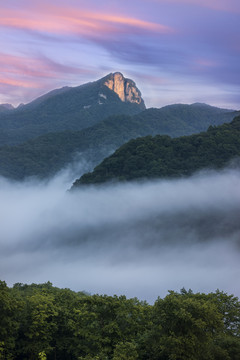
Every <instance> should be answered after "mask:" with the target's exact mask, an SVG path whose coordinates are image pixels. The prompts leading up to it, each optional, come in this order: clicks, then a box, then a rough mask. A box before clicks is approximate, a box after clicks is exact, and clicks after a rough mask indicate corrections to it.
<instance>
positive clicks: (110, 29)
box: [0, 4, 173, 38]
mask: <svg viewBox="0 0 240 360" xmlns="http://www.w3.org/2000/svg"><path fill="white" fill-rule="evenodd" d="M32 15H33V16H32V17H31V18H30V17H29V14H28V13H24V12H21V13H19V11H13V10H8V9H5V8H2V9H0V26H1V27H10V28H17V29H21V30H30V31H36V32H49V33H53V34H57V35H59V34H70V35H71V34H72V35H74V36H80V35H82V36H90V37H93V38H95V37H102V36H106V37H113V36H115V35H116V34H118V33H129V32H132V31H133V32H134V31H150V32H156V33H161V34H165V33H169V32H170V33H171V32H172V31H173V29H171V28H170V27H168V26H166V25H162V24H158V23H154V22H150V21H145V20H141V19H137V18H134V17H129V16H124V15H116V14H111V13H109V14H106V13H99V12H94V11H86V10H78V9H71V8H70V7H65V8H63V7H60V6H58V7H56V6H51V5H48V4H45V6H44V7H42V6H40V7H37V8H36V7H35V8H34V13H32Z"/></svg>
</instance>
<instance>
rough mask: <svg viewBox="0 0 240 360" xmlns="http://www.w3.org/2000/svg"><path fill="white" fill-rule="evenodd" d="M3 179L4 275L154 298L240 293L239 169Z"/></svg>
mask: <svg viewBox="0 0 240 360" xmlns="http://www.w3.org/2000/svg"><path fill="white" fill-rule="evenodd" d="M69 187H70V182H69V178H68V175H67V174H66V173H64V172H62V173H61V174H60V175H58V176H56V177H55V178H54V179H52V180H50V181H48V182H46V181H45V182H39V181H36V180H35V181H34V180H27V181H25V182H13V181H8V180H6V179H4V178H1V179H0V219H1V227H0V279H1V280H5V281H6V282H7V284H8V285H9V286H11V285H12V284H14V283H16V282H21V283H32V282H35V283H42V282H46V281H51V282H52V283H53V285H54V286H58V287H67V288H71V289H72V290H76V291H87V292H89V293H99V294H108V295H113V294H117V295H120V294H125V295H126V296H127V297H135V296H136V297H138V298H139V299H141V300H147V301H149V302H153V301H154V300H155V299H156V298H157V296H161V297H164V296H165V295H166V293H167V291H168V290H176V291H179V290H180V289H181V288H182V287H185V288H186V289H189V288H191V289H192V290H193V291H195V292H196V291H200V292H211V291H215V290H216V289H217V288H218V289H220V290H223V291H226V292H228V293H229V294H232V293H233V294H234V295H236V296H240V287H239V282H238V279H239V277H240V261H239V260H240V251H239V250H240V248H239V245H240V221H239V214H240V172H239V171H238V170H232V169H228V170H224V171H221V172H212V171H209V172H205V173H200V174H198V175H194V176H192V177H190V178H185V179H179V180H157V181H145V182H138V183H137V182H133V183H120V184H109V185H104V186H89V187H85V186H84V187H82V188H79V190H76V191H73V192H69V191H67V189H68V188H69Z"/></svg>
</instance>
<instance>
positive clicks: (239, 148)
mask: <svg viewBox="0 0 240 360" xmlns="http://www.w3.org/2000/svg"><path fill="white" fill-rule="evenodd" d="M239 156H240V116H238V117H236V118H235V119H234V120H233V121H232V122H231V123H230V124H223V125H220V126H210V127H209V128H208V130H207V131H206V132H202V133H199V134H194V135H190V136H182V137H179V138H170V137H169V136H160V135H157V136H155V137H152V136H147V137H141V138H138V139H136V140H131V141H129V142H128V143H126V144H124V145H123V146H121V147H120V148H119V149H118V150H116V151H115V153H114V154H113V155H111V156H109V157H108V158H106V159H105V160H103V162H102V163H101V164H100V165H98V166H97V167H96V168H95V169H94V171H93V172H92V173H87V174H84V175H83V176H82V177H81V178H80V179H78V180H77V181H76V182H75V186H78V185H81V184H91V183H102V182H106V181H110V180H111V181H112V180H117V181H124V180H134V179H140V178H145V179H146V178H147V179H153V178H160V177H161V178H169V177H181V176H187V175H190V174H192V173H194V172H196V171H198V170H201V169H204V168H211V169H219V168H222V167H224V166H226V165H227V164H228V163H229V161H231V160H233V159H236V158H238V157H239Z"/></svg>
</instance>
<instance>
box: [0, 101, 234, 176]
mask: <svg viewBox="0 0 240 360" xmlns="http://www.w3.org/2000/svg"><path fill="white" fill-rule="evenodd" d="M234 115H235V112H230V111H226V110H224V109H218V108H214V107H211V106H208V105H202V104H193V105H181V104H180V105H172V106H167V107H164V108H162V109H148V110H145V111H143V112H141V113H140V114H137V115H134V116H127V115H119V116H111V117H109V118H107V119H105V120H103V121H101V122H99V123H97V124H95V125H93V126H91V127H89V128H86V129H82V130H81V131H63V132H54V133H49V134H46V135H42V136H40V137H38V138H35V139H32V140H30V141H28V142H25V143H23V144H19V145H16V146H3V147H0V175H2V176H5V177H8V178H14V179H23V178H25V177H27V176H37V177H40V178H42V177H49V176H51V175H54V174H55V173H56V172H57V171H59V170H60V169H61V168H63V167H65V166H66V165H67V164H69V163H71V162H73V161H74V160H75V161H79V162H81V161H83V162H85V163H86V162H88V163H89V166H90V167H91V169H92V168H93V166H95V165H97V164H98V163H99V162H100V161H102V160H103V159H104V158H105V157H107V156H109V154H111V153H112V152H113V151H114V150H115V149H117V148H118V147H119V146H121V145H122V144H124V143H125V142H127V141H128V140H130V139H133V138H137V137H139V136H145V135H156V134H168V135H170V136H173V137H175V136H180V135H188V134H192V133H193V132H199V131H201V130H206V129H207V128H208V126H209V125H211V124H212V125H218V124H222V123H223V122H225V121H226V122H230V121H231V120H232V119H233V117H234ZM89 170H90V168H89Z"/></svg>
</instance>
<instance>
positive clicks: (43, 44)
mask: <svg viewBox="0 0 240 360" xmlns="http://www.w3.org/2000/svg"><path fill="white" fill-rule="evenodd" d="M239 20H240V2H239V0H131V1H127V0H102V1H99V0H88V1H85V0H68V1H63V0H51V1H46V0H41V1H40V0H34V1H33V0H8V1H3V0H2V1H0V49H1V50H0V103H11V104H13V105H14V106H17V105H18V104H20V103H27V102H30V101H31V100H33V99H35V98H36V97H38V96H40V95H42V94H44V93H46V92H48V91H50V90H52V89H56V88H60V87H63V86H78V85H81V84H83V83H86V82H89V81H95V80H97V79H99V78H101V77H103V76H105V75H107V74H108V73H111V72H115V71H120V72H122V73H123V75H124V76H125V77H128V78H131V79H133V80H134V81H135V82H136V84H137V86H138V88H139V89H140V90H141V92H142V96H143V98H144V100H145V103H146V106H147V107H161V106H164V105H168V104H172V103H186V104H187V103H193V102H205V103H208V104H211V105H215V106H219V107H225V108H231V109H239V108H240V105H239V104H240V61H239V59H240V31H239Z"/></svg>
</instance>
